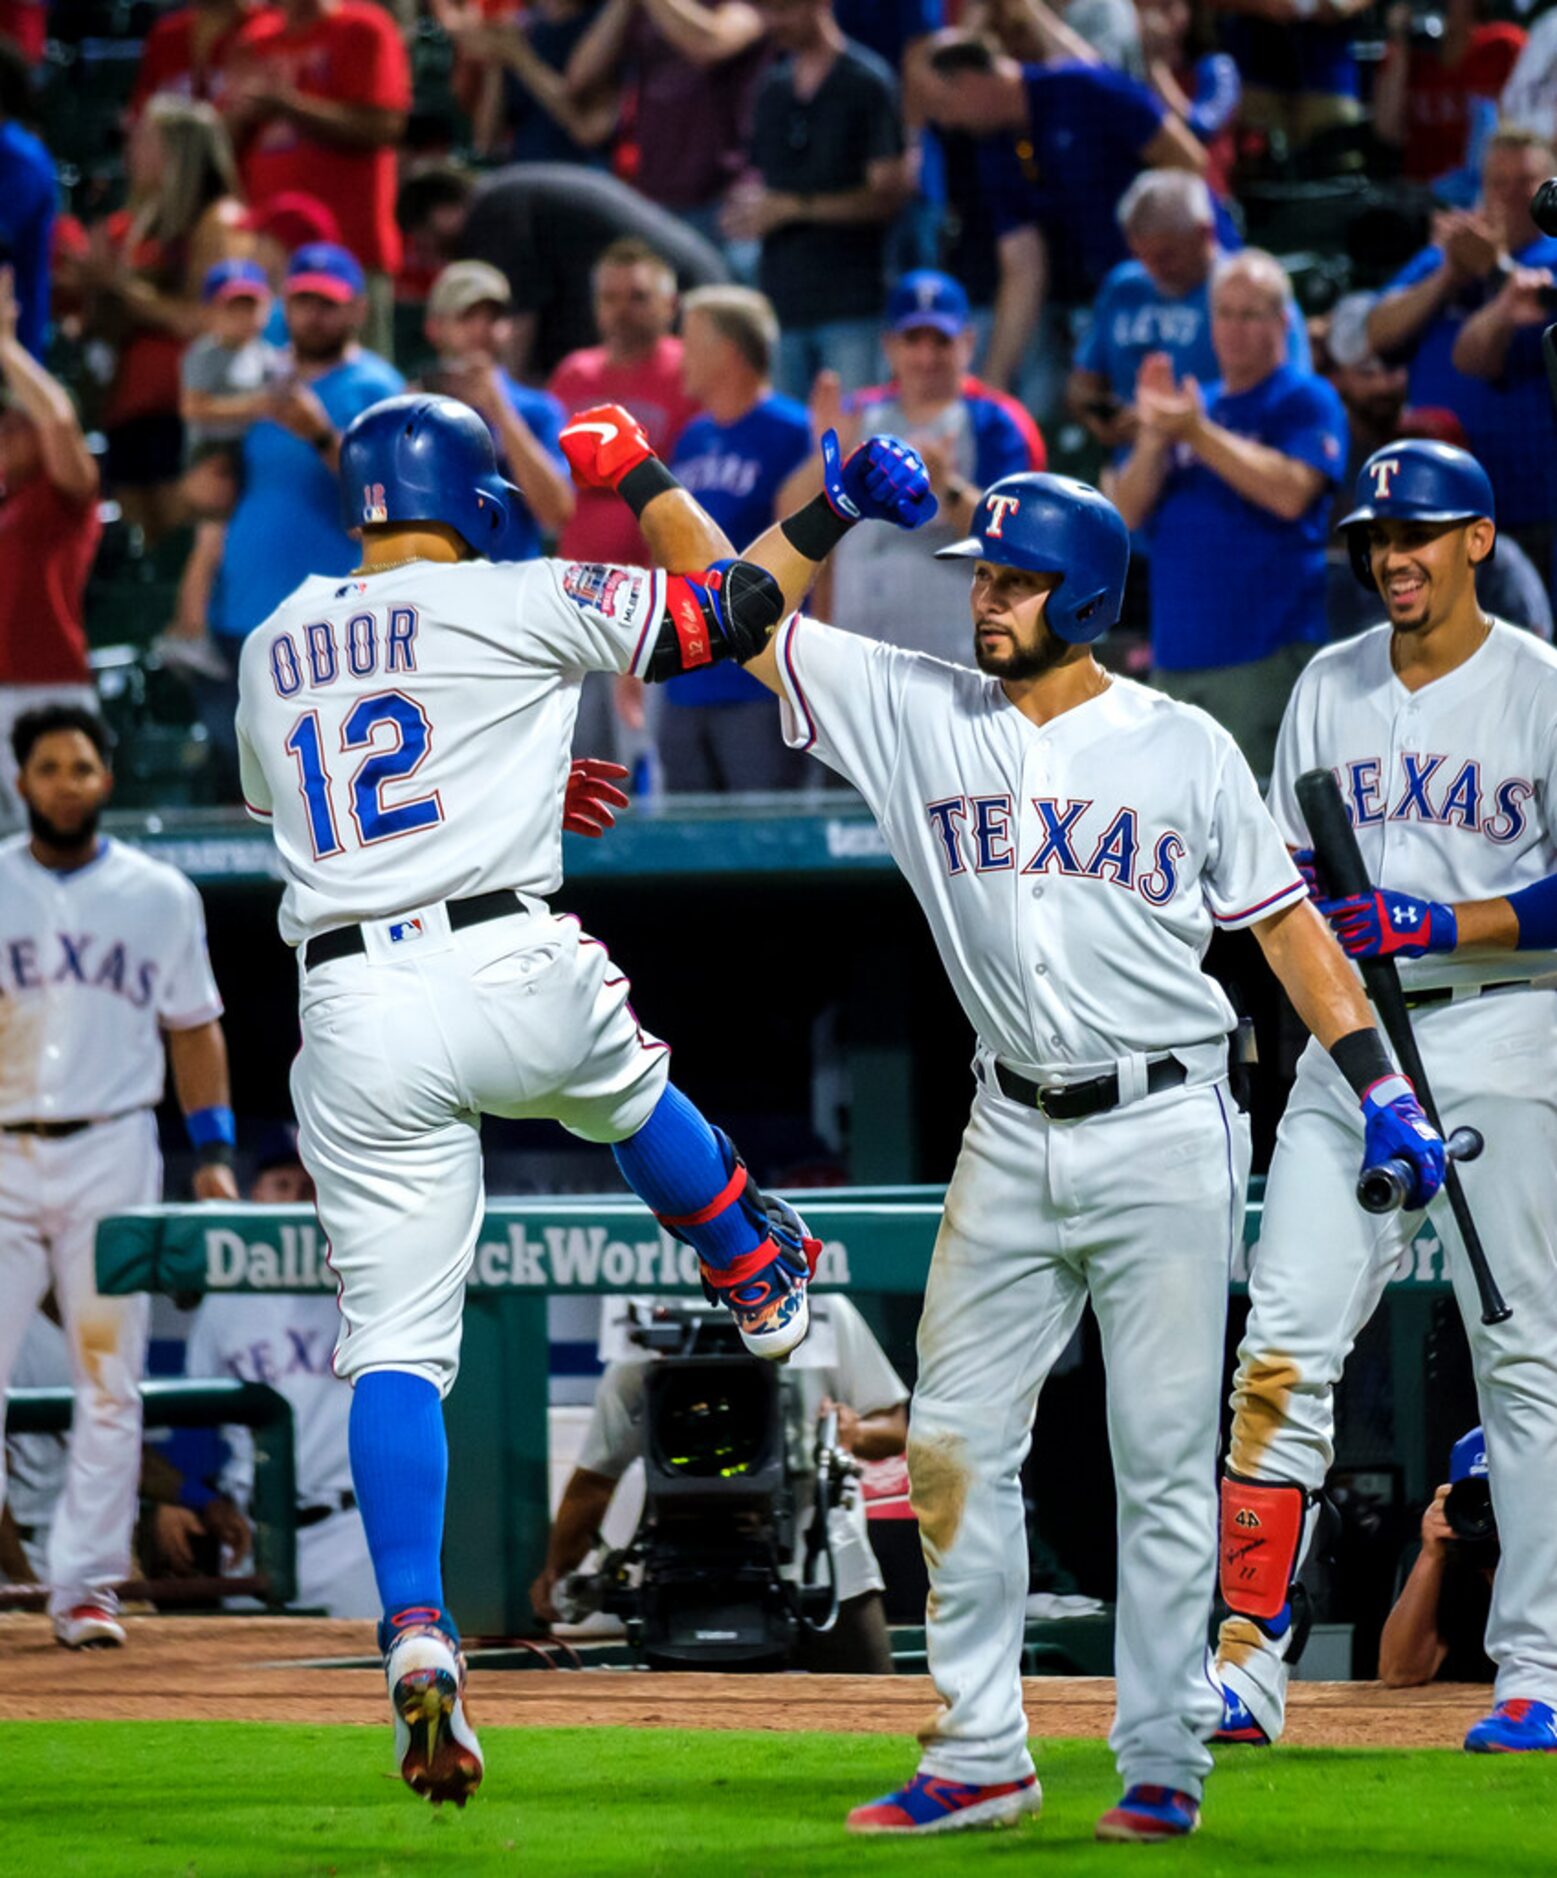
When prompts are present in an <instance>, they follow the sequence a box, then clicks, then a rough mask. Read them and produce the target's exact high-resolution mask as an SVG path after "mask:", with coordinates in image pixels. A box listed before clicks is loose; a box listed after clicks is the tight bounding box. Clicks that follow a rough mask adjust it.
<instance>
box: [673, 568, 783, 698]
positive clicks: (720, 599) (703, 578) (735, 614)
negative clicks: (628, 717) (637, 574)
mask: <svg viewBox="0 0 1557 1878" xmlns="http://www.w3.org/2000/svg"><path fill="white" fill-rule="evenodd" d="M783 617H784V594H783V590H782V589H781V588H780V586H779V584H778V582H777V581H776V580H775V579H774V578H773V576H772V575H771V574H770V573H769V572H768V571H767V569H766V568H764V567H758V566H757V565H756V564H755V563H754V562H752V561H717V562H715V564H714V565H713V566H712V567H711V568H709V569H708V570H707V572H706V573H703V574H672V575H671V577H670V578H669V580H667V581H666V583H665V612H664V615H663V617H662V618H661V620H660V629H659V635H658V637H657V638H656V640H655V642H654V650H653V652H652V653H651V654H650V656H649V664H648V667H647V669H646V671H645V672H644V676H645V678H647V679H648V681H649V682H650V684H663V682H664V681H665V680H666V679H667V678H678V677H680V675H681V674H682V673H683V672H694V671H696V670H697V669H698V667H699V666H702V665H712V664H715V663H716V662H717V661H718V660H720V659H734V660H735V661H736V663H737V664H744V663H745V662H746V660H747V659H754V658H755V657H756V656H757V654H758V653H759V652H760V651H761V650H762V648H763V647H764V646H765V645H766V644H767V643H768V641H769V639H770V638H771V637H772V636H773V629H774V628H775V627H776V626H777V625H778V623H779V621H780V620H781V619H783Z"/></svg>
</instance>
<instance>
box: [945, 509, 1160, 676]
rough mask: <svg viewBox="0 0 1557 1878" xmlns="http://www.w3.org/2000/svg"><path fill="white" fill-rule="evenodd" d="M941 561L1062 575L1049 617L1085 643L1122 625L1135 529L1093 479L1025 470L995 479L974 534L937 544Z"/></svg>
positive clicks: (1063, 634) (1064, 635) (1061, 631)
mask: <svg viewBox="0 0 1557 1878" xmlns="http://www.w3.org/2000/svg"><path fill="white" fill-rule="evenodd" d="M935 558H936V559H937V560H938V561H949V560H966V561H993V562H995V563H996V564H997V565H998V566H1000V567H1027V568H1031V569H1032V570H1033V571H1034V572H1035V573H1039V574H1059V575H1061V576H1062V579H1061V581H1060V584H1059V586H1058V587H1056V588H1055V590H1054V591H1053V592H1052V593H1051V594H1050V595H1049V599H1048V604H1047V605H1046V606H1045V608H1044V615H1043V616H1044V619H1045V620H1046V621H1047V622H1048V624H1049V626H1050V627H1051V628H1052V629H1053V631H1054V632H1055V633H1057V634H1058V635H1059V637H1060V638H1061V639H1065V640H1068V641H1069V642H1070V644H1071V645H1073V646H1080V645H1087V644H1089V643H1090V642H1091V641H1092V640H1094V639H1101V638H1102V636H1103V635H1104V633H1106V632H1107V631H1108V629H1109V627H1110V626H1113V625H1116V624H1117V623H1118V620H1119V614H1120V611H1121V609H1122V608H1123V606H1124V590H1125V572H1126V570H1127V569H1128V567H1129V565H1130V531H1129V529H1128V528H1126V527H1125V525H1124V517H1123V516H1122V515H1121V514H1120V513H1119V511H1118V509H1116V508H1115V507H1114V505H1113V503H1112V502H1110V501H1109V499H1108V498H1107V496H1105V495H1101V494H1100V493H1099V492H1098V491H1097V490H1096V489H1094V488H1093V487H1092V486H1091V484H1090V483H1081V482H1077V481H1076V480H1075V479H1074V478H1073V477H1070V476H1044V475H1038V474H1037V473H1036V472H1024V473H1023V474H1021V475H1019V476H1002V477H1001V479H1000V481H999V482H998V483H991V484H990V486H989V488H988V489H986V490H985V491H984V495H983V498H982V500H981V501H980V503H979V505H978V508H977V509H976V510H975V511H974V516H973V533H972V534H971V535H968V536H967V537H965V539H963V540H962V541H954V542H953V543H952V544H951V546H950V547H947V548H939V549H937V550H936V556H935Z"/></svg>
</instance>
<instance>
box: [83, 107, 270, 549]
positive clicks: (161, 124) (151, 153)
mask: <svg viewBox="0 0 1557 1878" xmlns="http://www.w3.org/2000/svg"><path fill="white" fill-rule="evenodd" d="M129 180H130V199H129V202H128V203H127V205H126V206H125V207H124V208H123V209H121V210H119V211H118V212H117V213H116V214H114V215H111V216H109V218H108V220H107V221H106V222H105V223H102V224H100V225H99V227H98V228H96V229H94V230H93V231H92V232H93V242H92V250H91V253H90V254H89V256H88V258H87V262H86V266H85V278H86V283H87V288H88V293H89V303H88V309H87V324H88V328H89V330H90V331H91V332H92V333H93V335H94V336H95V337H98V338H104V339H108V340H109V341H111V342H112V343H114V344H115V345H116V347H117V354H118V356H117V363H116V365H115V369H114V377H113V383H112V384H111V386H110V387H109V391H108V399H107V403H106V406H105V408H104V412H103V430H104V432H105V433H106V435H107V438H108V458H107V463H106V465H105V475H106V478H107V482H108V487H109V490H110V492H111V493H112V494H113V495H114V496H115V497H116V498H117V500H118V502H119V506H120V507H121V509H122V510H123V511H124V515H125V518H126V520H128V521H131V522H135V523H138V524H139V525H140V526H141V527H142V528H143V529H144V530H145V531H146V533H147V535H148V536H150V537H152V538H153V539H155V538H156V537H158V536H160V535H162V534H165V533H166V532H167V531H168V529H170V528H172V527H173V526H174V525H175V524H176V523H177V522H178V521H179V520H181V519H182V516H181V508H180V503H179V496H178V479H179V473H180V471H181V470H182V468H183V459H184V428H183V424H182V421H181V420H180V418H179V377H178V373H179V359H180V357H181V355H182V353H183V350H184V347H185V345H186V344H187V343H188V342H189V340H191V339H193V338H194V337H195V336H196V334H198V333H199V331H200V329H201V326H202V324H203V319H204V315H203V314H202V311H201V306H200V283H201V282H202V281H203V280H204V278H205V276H206V273H207V271H208V269H210V268H211V267H213V266H214V265H215V264H216V263H217V262H218V261H221V260H224V259H226V258H228V257H229V256H232V255H238V254H243V253H246V252H247V251H248V249H249V247H250V245H251V243H250V238H249V237H248V235H247V234H246V233H245V232H244V230H243V227H242V217H243V206H242V204H241V202H240V201H239V199H238V180H237V175H236V173H235V171H234V167H233V156H232V147H231V145H230V144H229V143H228V140H227V132H226V130H225V129H224V128H223V125H222V121H221V119H220V118H219V117H218V116H217V115H216V112H215V111H214V110H213V109H212V107H211V106H210V105H208V104H199V103H196V102H195V101H194V100H193V99H189V98H178V97H174V96H172V95H171V94H170V95H168V96H165V97H163V96H159V97H155V98H153V99H152V100H151V103H150V104H149V105H148V106H147V108H146V110H145V111H144V112H143V113H142V114H141V116H140V117H139V118H138V119H137V120H136V123H135V127H134V130H133V131H132V132H131V136H130V145H129Z"/></svg>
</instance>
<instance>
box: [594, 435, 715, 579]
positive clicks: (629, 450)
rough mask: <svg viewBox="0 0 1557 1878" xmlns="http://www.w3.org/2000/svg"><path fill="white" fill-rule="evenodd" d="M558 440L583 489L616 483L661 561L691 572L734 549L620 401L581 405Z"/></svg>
mask: <svg viewBox="0 0 1557 1878" xmlns="http://www.w3.org/2000/svg"><path fill="white" fill-rule="evenodd" d="M558 442H559V443H560V444H561V446H562V454H563V455H564V456H565V457H566V458H567V459H568V467H569V468H570V469H571V470H572V471H573V480H574V481H575V482H576V483H577V484H578V485H579V487H580V488H581V489H612V490H614V491H615V492H616V494H617V495H619V496H620V497H621V498H622V500H623V501H624V502H625V503H626V504H627V506H628V507H629V508H630V509H631V510H632V512H633V514H634V515H636V516H637V518H638V526H639V527H640V528H641V529H642V530H643V538H644V540H645V541H646V542H647V543H648V544H649V553H650V554H651V555H652V556H653V557H654V565H655V566H656V567H663V568H664V569H665V570H666V571H667V573H671V574H690V573H694V572H698V571H700V570H701V569H703V568H706V567H710V566H712V565H713V563H714V562H715V561H720V560H725V559H728V558H729V557H731V556H733V555H734V553H735V549H734V547H733V545H732V544H731V541H730V537H729V536H728V535H727V534H726V533H725V532H724V530H723V529H722V528H721V527H720V526H719V524H718V523H717V522H716V521H715V520H714V519H713V517H712V516H711V515H710V514H709V513H708V511H707V510H706V509H705V508H704V507H703V506H702V504H701V503H700V502H699V501H698V500H697V498H696V497H695V496H693V495H691V494H690V493H689V492H688V491H687V490H685V489H683V488H682V486H681V484H680V483H678V482H677V481H676V479H675V477H674V476H672V475H671V473H670V471H669V470H668V469H666V467H665V465H664V464H663V463H662V462H661V461H660V459H659V458H658V457H657V456H656V455H655V454H654V450H653V447H652V446H651V445H650V443H649V439H648V437H647V436H646V435H645V433H644V430H643V427H642V425H641V424H639V422H638V421H637V419H636V418H634V417H633V416H632V415H631V413H630V412H628V411H625V410H624V409H623V408H622V407H621V405H619V404H600V405H596V406H595V407H594V408H593V409H591V410H588V411H580V412H579V413H578V415H577V416H576V417H572V418H570V419H569V420H568V422H567V423H566V424H564V425H563V427H562V431H561V433H560V435H559V437H558Z"/></svg>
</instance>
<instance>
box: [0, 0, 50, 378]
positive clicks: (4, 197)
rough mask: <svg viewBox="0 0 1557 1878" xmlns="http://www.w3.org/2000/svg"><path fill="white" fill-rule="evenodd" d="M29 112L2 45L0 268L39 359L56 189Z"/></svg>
mask: <svg viewBox="0 0 1557 1878" xmlns="http://www.w3.org/2000/svg"><path fill="white" fill-rule="evenodd" d="M41 10H42V9H41V8H40V9H39V11H40V12H41ZM32 109H33V97H32V80H31V79H30V77H29V76H28V72H27V61H26V60H25V59H24V58H23V56H22V55H21V53H20V52H19V51H17V49H16V48H15V47H14V46H7V45H0V265H3V266H6V267H9V268H10V270H11V275H12V279H13V281H14V283H15V286H14V292H15V296H16V303H17V306H18V308H19V331H20V334H21V341H22V344H23V345H24V346H26V348H27V350H28V351H29V352H31V353H33V354H34V355H35V356H36V357H38V358H40V359H41V358H42V357H43V347H44V341H45V339H46V338H47V336H48V328H49V242H50V236H51V233H52V231H53V227H54V199H55V195H56V193H57V191H58V187H59V184H58V179H57V177H56V175H55V170H54V159H53V157H51V156H50V155H49V153H48V151H47V150H46V149H45V148H44V147H43V145H42V144H41V143H40V142H39V140H38V139H37V138H36V137H35V136H34V135H33V134H32V132H31V131H30V130H28V129H27V128H26V125H27V123H28V121H29V120H30V119H31V117H32Z"/></svg>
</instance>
